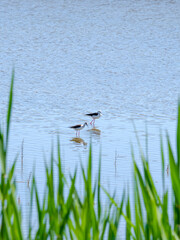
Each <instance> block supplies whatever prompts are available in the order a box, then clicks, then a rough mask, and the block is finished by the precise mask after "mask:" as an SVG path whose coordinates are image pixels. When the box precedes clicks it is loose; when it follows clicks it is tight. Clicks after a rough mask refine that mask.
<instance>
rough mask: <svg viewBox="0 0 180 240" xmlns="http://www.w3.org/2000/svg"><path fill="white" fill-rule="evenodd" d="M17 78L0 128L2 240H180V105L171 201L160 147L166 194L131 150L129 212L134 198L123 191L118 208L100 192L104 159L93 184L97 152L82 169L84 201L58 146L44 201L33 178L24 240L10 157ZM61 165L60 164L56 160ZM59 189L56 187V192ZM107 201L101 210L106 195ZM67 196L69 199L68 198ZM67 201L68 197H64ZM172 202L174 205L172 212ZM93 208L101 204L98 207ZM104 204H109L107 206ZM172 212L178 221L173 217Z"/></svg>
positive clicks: (145, 162) (145, 163)
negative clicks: (67, 173) (64, 166)
mask: <svg viewBox="0 0 180 240" xmlns="http://www.w3.org/2000/svg"><path fill="white" fill-rule="evenodd" d="M13 83H14V72H13V73H12V79H11V87H10V94H9V104H8V110H7V122H6V129H3V128H2V127H1V126H0V162H1V169H0V239H3V240H5V239H43V240H44V239H79V240H81V239H82V240H87V239H137V240H140V239H163V240H165V239H167V240H170V239H180V102H179V104H178V118H177V146H176V149H177V152H176V153H175V154H174V153H173V151H172V147H171V143H170V140H169V137H168V135H167V147H168V153H169V154H168V159H169V166H170V177H171V183H172V196H169V192H168V190H167V189H166V186H165V163H164V158H165V156H164V155H165V154H164V147H163V141H162V137H161V138H160V141H161V163H162V183H163V194H161V195H160V194H159V193H158V191H157V189H156V186H155V183H154V181H153V179H152V176H151V173H150V170H149V164H148V160H147V159H146V157H145V155H144V154H143V152H142V151H141V146H140V143H139V149H140V152H141V161H142V164H143V170H142V171H140V170H139V168H138V166H137V164H136V161H135V156H134V153H133V150H132V160H133V163H134V183H133V184H134V201H133V206H130V196H129V193H126V192H125V191H124V193H123V196H122V198H121V200H120V201H119V202H118V203H117V202H116V201H115V198H114V196H110V194H109V193H108V192H107V191H106V190H105V189H104V188H103V186H101V157H100V159H99V171H98V176H97V179H96V181H95V183H94V184H93V183H92V155H91V154H92V152H91V146H90V149H89V159H88V166H87V168H86V169H84V168H83V166H81V174H82V177H83V182H84V190H83V193H84V195H83V197H80V195H79V192H78V189H77V187H76V170H75V172H74V175H73V176H71V177H70V179H71V181H70V184H69V183H67V180H66V178H65V176H64V174H63V171H62V166H61V157H60V146H59V140H57V154H56V157H55V156H54V154H53V151H52V153H51V160H50V166H49V167H48V166H47V165H46V166H45V170H46V187H45V193H44V197H43V200H42V201H40V196H39V194H38V189H37V185H36V177H35V176H33V180H32V184H31V195H30V207H29V208H30V209H29V211H30V214H29V226H28V236H26V237H25V236H23V230H22V221H21V211H20V207H19V206H18V204H17V196H16V184H15V173H14V171H15V165H16V159H15V160H14V164H13V166H12V167H11V168H10V170H7V152H8V143H9V130H10V123H11V113H12V102H13ZM55 159H56V160H55ZM54 168H57V169H56V170H58V183H55V182H54V171H55V170H54ZM55 186H56V187H55ZM102 191H103V193H105V196H106V197H107V199H108V201H107V205H106V206H105V207H103V208H102V199H101V196H102V194H101V192H102ZM65 192H66V193H68V194H65ZM65 195H67V196H65ZM169 198H170V199H171V201H170V202H171V205H172V206H169V203H168V201H169ZM34 202H35V203H36V211H37V222H38V225H37V227H36V229H34V228H33V227H32V218H33V216H32V211H33V203H34ZM94 202H96V203H97V204H96V205H95V204H94ZM103 202H104V201H103ZM171 211H172V214H171V215H173V218H170V216H169V212H171ZM121 218H124V219H125V221H126V236H122V234H121V232H120V230H118V228H119V225H120V220H121Z"/></svg>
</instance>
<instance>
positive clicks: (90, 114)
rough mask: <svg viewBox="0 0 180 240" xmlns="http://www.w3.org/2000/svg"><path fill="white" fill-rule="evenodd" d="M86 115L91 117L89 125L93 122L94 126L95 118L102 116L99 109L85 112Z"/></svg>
mask: <svg viewBox="0 0 180 240" xmlns="http://www.w3.org/2000/svg"><path fill="white" fill-rule="evenodd" d="M86 116H90V117H92V119H93V120H92V121H91V122H90V124H91V125H92V124H93V126H94V123H95V119H98V118H100V117H101V116H102V113H101V111H97V112H95V113H87V114H86Z"/></svg>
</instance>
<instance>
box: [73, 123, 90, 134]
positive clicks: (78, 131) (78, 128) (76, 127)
mask: <svg viewBox="0 0 180 240" xmlns="http://www.w3.org/2000/svg"><path fill="white" fill-rule="evenodd" d="M85 126H88V124H87V122H85V123H84V124H78V125H75V126H71V127H70V128H72V129H74V130H76V137H77V136H79V137H80V130H82V129H83V128H84V127H85Z"/></svg>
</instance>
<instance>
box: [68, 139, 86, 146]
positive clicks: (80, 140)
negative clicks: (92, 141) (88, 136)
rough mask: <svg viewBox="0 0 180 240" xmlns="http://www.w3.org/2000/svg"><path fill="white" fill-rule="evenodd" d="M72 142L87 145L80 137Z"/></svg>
mask: <svg viewBox="0 0 180 240" xmlns="http://www.w3.org/2000/svg"><path fill="white" fill-rule="evenodd" d="M70 141H72V142H76V143H80V144H83V145H84V146H86V145H87V143H86V142H85V141H84V140H83V139H82V138H79V137H75V138H72V139H71V140H70Z"/></svg>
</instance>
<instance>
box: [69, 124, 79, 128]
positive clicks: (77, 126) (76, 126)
mask: <svg viewBox="0 0 180 240" xmlns="http://www.w3.org/2000/svg"><path fill="white" fill-rule="evenodd" d="M80 127H81V124H79V125H75V126H71V127H70V128H74V129H76V128H80Z"/></svg>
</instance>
